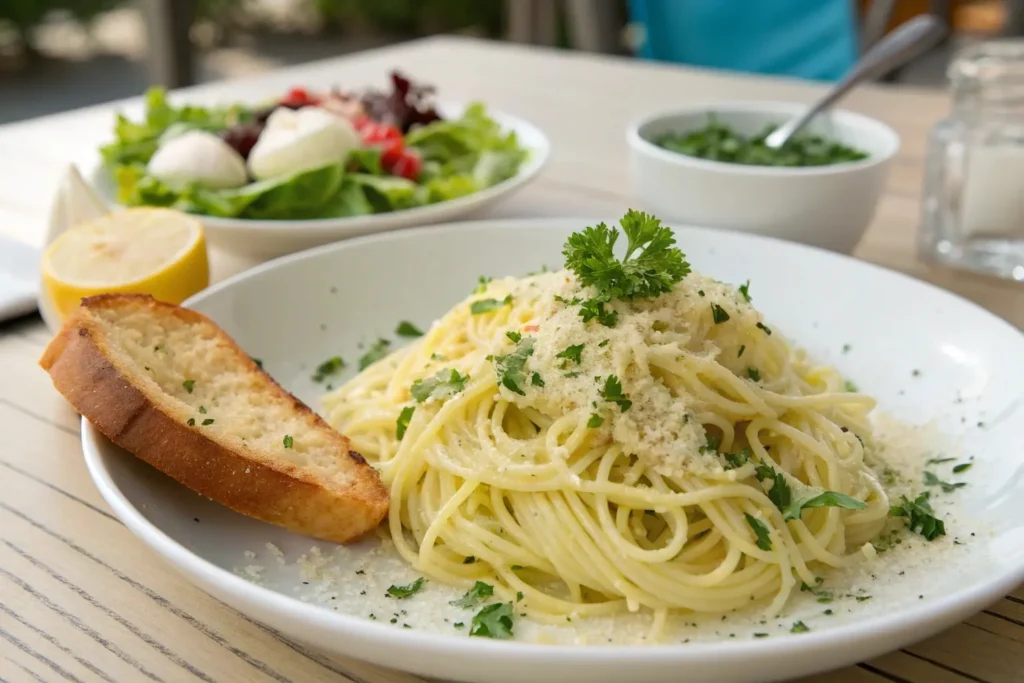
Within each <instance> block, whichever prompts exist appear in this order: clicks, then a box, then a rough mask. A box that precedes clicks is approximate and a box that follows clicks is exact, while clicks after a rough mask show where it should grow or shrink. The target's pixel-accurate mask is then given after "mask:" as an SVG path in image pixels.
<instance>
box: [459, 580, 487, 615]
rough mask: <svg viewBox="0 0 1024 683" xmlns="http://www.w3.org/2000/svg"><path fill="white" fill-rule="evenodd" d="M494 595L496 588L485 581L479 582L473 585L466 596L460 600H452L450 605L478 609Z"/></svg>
mask: <svg viewBox="0 0 1024 683" xmlns="http://www.w3.org/2000/svg"><path fill="white" fill-rule="evenodd" d="M492 595H494V586H492V585H491V584H489V583H484V582H483V581H477V582H476V583H474V584H473V587H472V588H470V589H469V590H468V591H466V594H465V595H463V596H462V597H461V598H459V599H458V600H452V601H451V602H450V603H449V604H451V605H455V606H456V607H464V608H466V609H469V608H471V607H476V606H477V605H479V604H480V603H481V602H483V601H485V600H486V599H487V598H489V597H491V596H492Z"/></svg>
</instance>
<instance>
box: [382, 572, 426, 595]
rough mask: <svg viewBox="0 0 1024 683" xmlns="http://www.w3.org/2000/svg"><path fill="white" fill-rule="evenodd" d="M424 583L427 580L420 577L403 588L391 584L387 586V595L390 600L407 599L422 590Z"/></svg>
mask: <svg viewBox="0 0 1024 683" xmlns="http://www.w3.org/2000/svg"><path fill="white" fill-rule="evenodd" d="M426 582H427V580H426V579H424V578H423V577H422V576H421V577H420V578H418V579H416V580H415V581H413V582H412V583H410V584H408V585H405V586H396V585H394V584H392V585H391V586H388V595H389V596H391V597H392V598H396V599H399V600H401V599H403V598H407V597H409V596H410V595H415V594H416V593H419V592H420V590H422V589H423V586H424V584H426Z"/></svg>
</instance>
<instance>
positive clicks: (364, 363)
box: [359, 339, 391, 371]
mask: <svg viewBox="0 0 1024 683" xmlns="http://www.w3.org/2000/svg"><path fill="white" fill-rule="evenodd" d="M390 346H391V342H389V341H388V340H387V339H378V340H377V341H375V342H373V344H371V345H370V348H369V350H367V352H366V353H364V354H363V356H362V357H361V358H360V359H359V369H360V370H361V371H362V370H365V369H366V368H368V367H370V366H371V365H373V364H374V363H376V362H377V361H379V360H380V359H381V358H383V357H384V356H386V355H388V348H389V347H390Z"/></svg>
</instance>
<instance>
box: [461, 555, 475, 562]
mask: <svg viewBox="0 0 1024 683" xmlns="http://www.w3.org/2000/svg"><path fill="white" fill-rule="evenodd" d="M474 562H476V558H475V557H473V556H472V555H469V556H467V557H466V559H464V560H463V561H462V564H473V563H474Z"/></svg>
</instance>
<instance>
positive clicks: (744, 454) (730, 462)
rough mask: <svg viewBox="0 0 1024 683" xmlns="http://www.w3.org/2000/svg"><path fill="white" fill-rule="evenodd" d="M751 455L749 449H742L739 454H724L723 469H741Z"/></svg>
mask: <svg viewBox="0 0 1024 683" xmlns="http://www.w3.org/2000/svg"><path fill="white" fill-rule="evenodd" d="M751 455H753V453H752V452H751V451H750V449H749V448H744V449H743V450H742V451H740V452H739V453H726V454H725V462H726V468H725V469H727V470H734V469H736V468H738V467H743V466H744V465H746V464H747V462H749V461H750V456H751Z"/></svg>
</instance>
